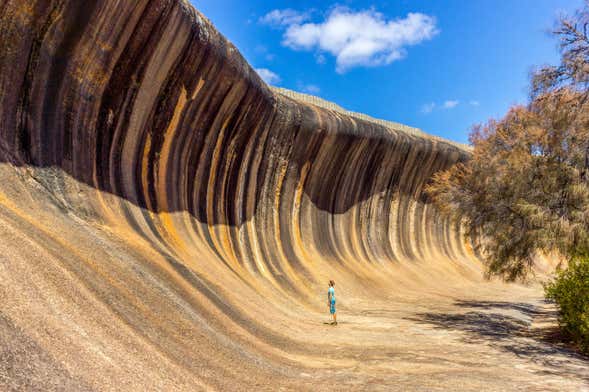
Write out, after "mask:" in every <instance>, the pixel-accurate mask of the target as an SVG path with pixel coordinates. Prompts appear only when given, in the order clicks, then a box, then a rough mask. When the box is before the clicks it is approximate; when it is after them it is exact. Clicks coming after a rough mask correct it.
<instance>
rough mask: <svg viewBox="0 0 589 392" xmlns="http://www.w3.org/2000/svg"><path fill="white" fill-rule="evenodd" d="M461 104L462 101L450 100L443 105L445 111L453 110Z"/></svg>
mask: <svg viewBox="0 0 589 392" xmlns="http://www.w3.org/2000/svg"><path fill="white" fill-rule="evenodd" d="M459 103H460V101H458V100H448V101H445V102H444V104H443V105H442V107H443V108H444V109H453V108H455V107H456V106H457V105H458V104H459Z"/></svg>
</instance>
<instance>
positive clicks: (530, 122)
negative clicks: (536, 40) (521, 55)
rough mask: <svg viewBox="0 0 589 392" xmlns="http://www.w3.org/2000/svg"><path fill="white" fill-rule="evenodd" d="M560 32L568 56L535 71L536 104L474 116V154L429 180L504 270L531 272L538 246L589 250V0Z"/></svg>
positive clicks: (495, 270)
mask: <svg viewBox="0 0 589 392" xmlns="http://www.w3.org/2000/svg"><path fill="white" fill-rule="evenodd" d="M554 33H555V34H556V36H557V37H558V38H559V40H560V48H561V63H560V64H559V65H558V66H545V67H542V68H540V69H538V70H537V71H536V72H534V73H533V75H532V78H531V79H532V83H531V92H530V102H529V104H528V105H526V106H516V107H513V108H512V109H511V110H510V111H509V112H508V113H507V115H506V116H505V117H504V118H503V119H501V120H499V121H495V120H491V121H489V122H488V123H487V124H485V125H482V126H476V127H475V128H474V129H473V132H472V133H471V135H470V142H471V144H472V145H473V147H474V150H473V154H472V158H471V159H470V160H469V161H467V162H465V163H462V164H458V165H456V166H454V167H452V168H450V169H449V170H447V171H445V172H440V173H437V174H436V175H435V176H434V177H433V180H432V182H431V184H429V185H428V187H427V189H426V191H427V192H428V193H429V195H430V196H431V197H432V199H433V201H434V202H435V203H436V204H437V205H438V206H439V207H440V209H441V210H442V211H443V212H445V213H447V214H449V215H451V216H454V217H455V218H456V219H460V220H461V221H462V222H463V223H464V224H465V226H466V228H467V234H469V235H470V236H472V237H473V238H476V239H478V242H477V243H478V249H479V250H480V253H481V254H482V256H483V258H484V260H485V261H486V262H487V265H488V272H489V274H492V275H500V276H503V277H504V278H506V279H507V280H515V279H518V278H524V277H525V276H526V275H527V273H528V272H529V271H530V269H531V267H532V265H533V260H534V257H535V255H536V254H537V253H538V252H542V251H544V252H549V251H553V250H558V251H560V253H561V254H562V255H564V256H567V257H573V256H575V255H578V254H587V253H589V252H588V251H589V104H588V102H589V100H588V99H587V98H588V97H589V37H588V33H589V1H587V2H586V3H585V7H584V9H583V10H581V11H579V12H578V13H577V14H576V15H574V16H573V17H569V18H562V19H561V20H560V22H559V24H558V27H557V29H556V30H555V32H554Z"/></svg>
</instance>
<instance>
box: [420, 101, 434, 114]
mask: <svg viewBox="0 0 589 392" xmlns="http://www.w3.org/2000/svg"><path fill="white" fill-rule="evenodd" d="M435 107H436V104H435V103H434V102H430V103H426V104H424V105H423V106H422V107H421V113H424V114H428V113H431V112H432V111H433V110H434V108H435Z"/></svg>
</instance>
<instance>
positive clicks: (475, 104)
mask: <svg viewBox="0 0 589 392" xmlns="http://www.w3.org/2000/svg"><path fill="white" fill-rule="evenodd" d="M469 104H470V106H479V105H480V104H481V103H480V102H479V101H475V100H472V101H470V102H469Z"/></svg>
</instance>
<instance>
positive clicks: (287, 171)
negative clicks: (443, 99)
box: [0, 0, 480, 385]
mask: <svg viewBox="0 0 589 392" xmlns="http://www.w3.org/2000/svg"><path fill="white" fill-rule="evenodd" d="M0 48H2V49H1V50H2V56H1V57H0V146H1V150H0V151H1V155H0V158H1V159H2V161H3V162H4V164H3V165H4V166H8V167H11V168H15V170H17V172H18V173H21V174H22V172H23V170H24V171H25V172H26V173H28V174H26V176H30V177H31V178H33V183H32V184H33V185H31V184H29V185H26V184H28V183H27V180H23V181H25V182H24V183H23V184H24V185H18V184H20V183H19V182H18V181H17V180H15V178H17V177H18V178H21V180H22V178H23V177H22V176H25V175H24V174H23V175H21V174H19V176H20V177H19V176H16V177H14V176H13V175H12V174H10V175H9V174H5V175H4V178H6V179H8V181H9V183H10V184H12V185H9V183H7V182H5V183H4V185H2V187H1V188H0V189H2V190H3V192H4V196H2V198H0V200H4V201H5V202H6V207H5V208H9V207H7V206H8V205H11V206H13V207H11V208H13V210H14V211H17V210H19V211H21V212H22V211H25V212H23V214H25V215H27V216H31V217H32V218H30V220H31V222H33V221H36V222H37V223H35V224H39V225H43V224H45V225H46V226H43V227H44V229H43V230H41V229H34V230H33V226H35V224H33V223H31V225H32V226H30V227H31V228H30V231H29V232H28V234H27V235H28V236H32V237H35V238H44V240H43V241H45V242H43V241H41V240H40V239H39V240H36V241H37V242H38V243H41V242H42V243H44V244H50V243H51V244H53V242H52V241H57V242H55V244H56V245H51V246H55V248H51V249H54V250H53V251H52V253H51V256H47V257H48V258H49V259H51V260H53V259H55V260H58V259H59V263H62V264H60V265H62V268H64V269H65V270H67V271H70V272H69V273H70V274H72V276H75V277H76V279H77V280H78V281H79V282H81V283H80V284H82V285H83V286H84V287H85V289H84V290H89V292H91V293H93V295H94V296H95V297H96V298H98V299H99V301H100V302H101V303H102V304H103V305H104V306H106V308H108V309H110V310H111V311H112V312H114V314H116V315H117V316H116V317H117V320H118V321H117V322H121V323H122V324H121V325H125V328H131V329H133V331H134V332H133V333H135V334H137V333H139V334H140V335H141V336H142V339H143V340H142V342H143V343H141V344H144V343H145V342H148V343H145V344H151V345H152V346H153V347H155V346H157V350H156V351H157V352H158V353H162V352H163V353H164V354H163V355H164V356H165V357H166V358H167V359H166V361H172V360H174V361H180V362H182V366H183V367H182V369H184V370H182V372H184V371H186V369H188V373H190V374H191V373H192V372H195V371H197V370H198V369H197V370H195V369H194V366H196V365H195V364H194V362H190V363H184V362H183V361H184V359H182V358H185V359H186V358H194V356H195V355H197V354H195V353H194V352H193V351H186V350H187V347H186V346H183V345H184V344H187V341H186V339H188V338H187V337H186V336H188V335H186V334H189V332H190V331H192V329H193V328H197V329H198V330H199V331H200V332H198V333H200V334H202V336H208V338H206V339H205V340H204V341H203V340H199V345H202V346H199V347H201V350H202V352H207V353H209V354H207V355H205V356H206V357H207V358H208V359H207V360H206V361H205V362H206V364H205V365H202V366H203V368H207V369H216V368H219V367H220V366H221V365H219V363H220V362H219V361H221V362H222V358H224V356H225V355H230V354H224V353H233V352H234V351H235V350H236V349H235V348H234V347H233V345H243V347H249V348H248V349H243V350H245V351H240V352H252V350H253V352H256V353H258V354H259V353H260V352H261V353H263V354H259V355H261V358H266V359H264V360H262V359H256V360H257V361H262V362H263V361H265V360H267V358H268V357H272V355H274V356H277V357H280V358H285V357H288V361H294V360H295V359H294V357H293V356H294V355H295V354H296V355H304V354H305V353H306V352H308V351H309V349H308V348H306V346H305V345H301V344H298V343H297V344H295V343H293V339H295V340H296V338H295V337H293V336H289V334H290V332H288V328H287V329H286V330H283V329H282V327H281V328H280V330H279V331H277V330H276V328H274V327H273V326H272V322H273V321H276V320H279V319H281V318H280V317H287V318H290V317H294V316H295V314H294V313H295V310H296V309H298V310H296V312H298V313H299V315H300V312H303V309H305V311H307V312H311V313H310V314H314V315H316V314H317V312H318V311H320V310H319V309H322V308H321V305H323V302H324V300H323V299H322V296H323V286H324V285H325V281H326V279H328V278H330V277H335V278H336V280H337V281H338V282H342V290H344V293H347V294H349V296H352V294H354V293H356V294H358V295H360V294H361V293H366V292H369V291H370V290H372V289H377V288H378V290H382V287H386V284H387V282H393V281H394V282H396V283H398V284H401V283H400V282H404V283H403V284H404V285H405V286H403V287H413V288H415V289H416V290H417V289H418V288H419V287H428V290H429V289H431V287H435V286H436V285H443V284H444V283H448V282H449V281H452V279H455V280H456V281H458V280H460V279H472V280H478V279H480V265H479V263H478V262H477V261H476V259H475V258H473V257H472V254H471V251H470V250H468V246H467V244H465V242H464V239H463V237H462V235H461V233H460V228H459V227H457V226H455V225H453V224H451V223H450V222H448V221H446V220H444V219H442V218H440V216H439V215H438V214H437V212H436V210H435V209H434V208H433V207H432V206H431V205H430V204H429V203H428V200H427V198H426V197H425V195H424V194H423V186H424V184H425V183H426V182H427V181H428V179H429V178H430V177H431V175H432V174H433V173H434V172H436V171H437V170H441V169H444V168H447V167H449V166H450V165H452V164H454V163H456V162H457V161H460V160H464V159H467V158H468V152H467V151H465V150H463V149H461V148H460V147H459V146H456V145H454V144H452V143H446V142H443V141H440V140H435V139H433V138H428V137H423V136H419V135H413V134H409V133H406V132H403V131H402V130H397V131H395V130H392V129H389V128H386V127H384V126H382V125H379V124H377V123H374V122H371V121H365V120H362V119H359V118H355V117H351V116H348V115H346V114H343V113H340V112H338V111H332V110H329V109H326V108H321V107H319V106H315V105H312V104H309V103H305V102H303V101H301V100H295V99H292V98H289V97H287V96H285V95H282V94H281V93H279V92H276V91H271V90H270V89H269V88H268V87H267V86H266V85H265V84H264V83H263V82H262V81H261V80H260V78H259V77H258V76H257V75H256V74H255V72H254V71H253V70H252V69H251V68H250V66H249V65H248V64H247V63H246V62H245V60H244V59H243V58H242V56H241V55H240V54H239V52H238V51H237V49H236V48H235V47H234V46H233V45H231V44H230V43H229V42H228V41H226V40H225V39H224V38H223V37H222V36H221V35H220V34H219V33H218V32H217V31H216V30H215V29H214V28H213V27H212V25H211V24H210V22H209V21H208V20H207V19H206V18H204V17H203V16H202V15H201V14H199V13H198V12H197V11H195V10H194V9H193V8H192V7H191V6H189V5H188V4H187V3H186V2H185V1H180V0H152V1H147V0H137V1H115V0H94V1H79V0H52V1H49V0H47V1H40V0H39V1H35V0H7V1H4V2H3V3H2V4H0ZM11 170H12V169H11ZM19 170H20V171H19ZM26 176H25V177H26ZM27 178H28V177H27ZM19 181H20V180H19ZM12 182H14V183H12ZM17 183H18V184H17ZM35 193H39V194H43V195H45V196H39V195H36V194H35ZM27 200H28V201H27ZM51 203H53V204H55V205H58V206H59V208H60V210H59V211H61V212H59V211H57V210H56V211H57V212H55V211H53V209H51V208H48V207H47V206H48V205H49V204H51ZM53 204H51V205H53ZM58 212H59V214H62V213H63V214H65V215H63V214H62V215H63V216H67V217H68V218H67V219H70V220H68V222H70V223H68V224H69V225H71V227H73V229H71V230H72V231H70V229H67V227H68V224H66V223H61V222H62V219H66V218H64V217H62V215H58ZM11 214H13V213H12V212H10V213H9V212H8V210H6V212H5V215H6V218H5V219H6V222H8V220H9V218H8V217H12V218H10V219H14V222H16V221H17V220H18V219H21V220H22V219H24V218H22V217H20V218H19V216H20V213H19V214H16V215H14V216H13V215H11ZM51 214H54V215H51ZM17 215H18V216H17ZM57 216H59V218H56V217H57ZM23 222H24V221H21V223H20V224H19V225H20V227H29V226H27V224H25V223H23ZM64 222H65V221H64ZM7 224H8V223H7ZM14 225H15V227H16V226H17V224H16V223H14ZM7 227H8V226H7ZM82 228H84V229H82ZM23 230H24V229H23ZM60 230H63V231H60ZM86 230H88V232H90V230H91V232H92V233H93V234H92V235H90V234H88V238H100V241H103V242H100V241H98V240H95V239H92V240H84V239H83V238H86V237H83V235H86V234H84V233H86ZM66 233H67V234H66ZM105 233H107V234H105ZM108 233H111V234H112V237H110V236H109V235H111V234H108ZM23 235H24V234H23ZM88 241H90V242H92V243H93V244H94V245H93V247H92V248H91V249H93V250H91V249H90V248H88V249H86V245H87V242H88ZM96 241H98V243H97V244H96V243H94V242H96ZM58 243H59V244H60V245H57V244H58ZM67 243H71V244H70V245H67ZM46 246H47V247H49V245H46ZM88 246H89V245H88ZM66 248H67V249H69V250H66ZM74 248H76V249H78V250H76V251H75V252H72V251H71V249H74ZM64 252H65V253H66V254H68V256H67V257H65V256H64V257H61V258H60V254H64ZM76 252H79V253H80V254H82V253H83V252H86V253H84V255H85V256H84V257H82V256H80V255H78V253H76ZM70 259H71V260H70ZM105 260H106V261H105ZM115 260H116V262H115ZM154 260H157V262H156V261H154ZM101 261H104V263H107V264H108V265H103V264H100V262H101ZM107 261H108V262H107ZM56 262H57V261H56ZM152 263H153V265H152ZM23 268H24V267H23ZM44 268H49V266H45V267H44ZM146 271H147V272H146ZM15 273H16V272H15ZM44 279H45V278H44ZM47 279H48V278H47ZM16 284H17V283H15V285H16ZM18 284H20V283H18ZM164 286H165V288H164ZM228 286H229V287H230V288H228ZM14 287H20V286H14ZM343 287H346V288H343ZM22 290H25V288H24V286H23V289H22ZM26 290H29V288H27V289H26ZM127 290H128V292H127ZM394 291H395V289H392V292H394ZM169 292H174V293H175V294H174V295H175V296H177V297H178V298H180V299H178V298H176V297H174V298H176V299H173V298H172V297H170V295H171V294H165V293H169ZM158 293H160V294H158ZM318 293H321V294H318ZM30 295H31V297H34V298H37V297H35V296H38V297H39V298H41V296H42V294H40V292H38V293H36V294H35V293H30ZM80 295H81V294H80ZM158 295H162V296H164V297H165V298H167V299H166V300H165V301H164V299H162V298H160V297H158ZM319 297H320V298H319ZM14 298H15V301H17V299H16V298H17V296H16V294H15V297H14ZM137 298H140V299H141V301H142V302H141V303H136V301H137ZM39 301H41V299H39ZM166 301H167V302H166ZM343 301H344V302H343V303H342V306H344V309H345V306H346V302H345V300H343ZM15 303H16V302H15ZM105 311H106V310H105ZM5 312H6V313H7V314H8V313H9V312H8V311H7V310H5ZM162 312H163V313H162ZM313 312H314V313H313ZM161 314H165V315H166V317H163V316H162V317H163V318H160V317H159V316H157V317H156V316H154V315H161ZM195 314H198V317H197V316H196V315H195ZM279 314H280V315H281V316H280V317H279V316H278V315H279ZM188 315H190V316H188ZM273 315H274V316H273ZM7 317H8V316H7ZM46 317H47V318H48V319H49V318H50V317H52V316H46ZM105 317H106V316H105ZM154 317H155V319H154ZM309 317H312V316H309ZM195 318H197V319H198V320H197V321H195ZM59 320H60V319H59V318H58V317H57V316H55V320H54V322H55V323H56V325H57V324H59V325H62V324H63V323H62V322H61V321H59ZM170 320H175V321H174V322H173V326H172V324H170V323H171V321H170ZM178 320H184V321H185V322H184V321H182V322H180V321H178ZM260 320H264V321H260ZM31 322H32V321H31ZM47 322H49V321H47ZM78 322H79V323H82V321H78ZM276 322H277V321H276ZM23 323H24V322H23ZM60 323H61V324H60ZM113 323H115V322H114V321H113ZM195 325H196V326H195ZM228 325H232V326H233V327H228ZM234 325H237V326H234ZM23 328H25V327H24V326H23ZM30 328H33V327H30ZM64 328H65V327H64ZM178 328H179V329H178ZM182 328H185V329H184V330H183V329H182ZM66 330H67V331H69V332H67V333H69V334H74V332H73V330H72V329H71V328H70V329H67V328H66ZM172 330H173V331H179V330H182V331H184V332H182V333H184V335H182V336H181V337H178V336H176V335H175V332H171V331H172ZM138 331H139V332H138ZM186 331H189V332H186ZM64 333H65V332H64ZM75 333H77V332H75ZM121 333H123V332H121ZM190 333H192V332H190ZM228 334H229V335H230V336H232V338H231V339H232V340H231V342H229V341H227V338H226V336H228ZM190 336H191V339H192V337H193V335H190ZM199 336H200V335H199ZM164 337H165V338H164ZM39 339H41V338H39ZM121 339H123V338H121ZM194 339H196V338H194ZM203 339H204V338H203ZM123 340H124V339H123ZM123 340H121V341H123ZM254 341H255V343H253V342H254ZM211 342H213V343H211ZM181 343H182V344H181ZM80 344H81V343H80ZM113 344H114V343H113ZM191 344H192V345H193V346H192V347H194V344H195V343H194V342H192V343H191ZM48 346H50V345H48ZM51 347H54V346H51ZM60 347H61V346H60ZM215 347H216V348H215ZM251 347H255V349H252V348H251ZM285 347H289V349H288V350H287V351H288V352H289V353H290V354H289V355H290V356H289V355H286V354H285V353H284V352H283V351H281V350H284V348H285ZM55 350H57V349H54V351H55ZM63 350H66V348H63ZM215 350H217V351H215ZM248 350H249V351H248ZM277 350H278V351H279V352H278V351H277ZM54 351H52V355H54V356H56V357H59V358H62V357H60V356H59V355H60V354H59V353H57V352H56V351H55V352H54ZM202 352H201V354H202ZM211 352H214V353H215V354H210V353H211ZM258 354H256V355H258ZM63 355H65V354H63ZM112 355H114V354H112ZM121 355H123V354H121ZM125 355H127V354H125ZM158 355H159V354H158ZM203 355H204V354H203ZM203 355H200V356H197V357H198V358H200V360H202V358H203ZM231 355H235V354H231ZM240 355H242V356H241V357H238V358H237V359H236V358H234V360H237V361H240V359H239V358H242V359H243V358H245V357H243V356H246V357H247V355H250V354H247V355H246V354H243V353H242V354H240ZM252 355H253V354H252ZM170 358H171V359H170ZM247 358H249V359H247V360H248V361H249V360H251V358H250V357H247ZM256 358H257V357H256ZM186 360H187V359H186ZM129 361H131V360H129ZM217 362H219V363H217ZM129 363H133V362H132V361H131V362H129ZM166 363H167V362H166ZM88 366H90V365H88ZM105 366H106V365H105ZM162 366H164V365H162ZM165 366H168V365H165ZM165 366H164V367H165ZM170 366H171V365H170ZM244 366H245V365H244ZM260 366H262V367H263V366H265V365H260ZM199 369H200V370H198V372H200V373H199V374H200V375H201V377H202V380H206V379H207V376H206V374H204V373H202V369H201V368H199ZM248 369H249V368H247V366H245V367H244V369H243V372H245V373H247V372H248ZM268 369H270V370H268ZM121 371H122V370H121ZM224 371H227V370H224ZM232 371H233V372H237V370H232ZM266 371H267V372H278V373H280V372H281V371H283V370H280V371H279V370H276V369H274V368H272V367H271V366H270V365H268V367H267V368H266ZM284 371H285V372H286V370H284ZM178 372H180V371H178ZM182 372H180V373H182ZM174 374H175V376H174V377H178V380H181V379H183V378H182V377H185V378H186V377H189V376H187V375H186V374H184V373H182V374H176V373H174ZM126 377H132V376H131V375H129V374H127V376H126ZM227 377H229V378H231V377H233V378H239V377H244V379H245V376H244V375H243V374H242V375H241V376H239V375H237V374H233V373H232V374H229V375H228V376H227ZM134 382H137V383H139V382H140V380H135V381H134ZM211 382H212V381H211ZM133 385H135V384H133ZM137 385H139V384H137Z"/></svg>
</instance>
